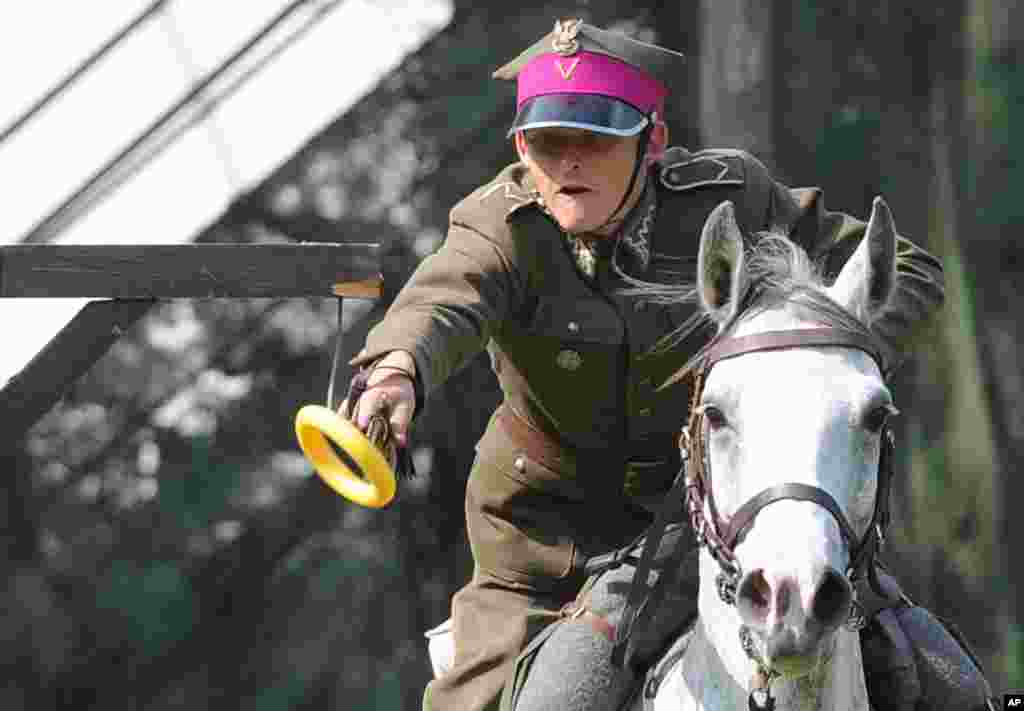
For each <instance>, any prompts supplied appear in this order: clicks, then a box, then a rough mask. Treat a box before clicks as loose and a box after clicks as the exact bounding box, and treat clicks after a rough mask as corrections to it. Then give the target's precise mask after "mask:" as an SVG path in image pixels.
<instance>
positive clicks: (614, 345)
mask: <svg viewBox="0 0 1024 711" xmlns="http://www.w3.org/2000/svg"><path fill="white" fill-rule="evenodd" d="M725 200H730V201H732V202H733V203H734V204H735V207H736V216H737V220H738V222H739V224H740V227H741V228H742V230H743V232H744V234H746V235H750V236H754V235H756V234H757V233H758V232H761V231H765V230H773V231H781V232H784V233H785V234H788V235H790V236H791V237H792V238H793V239H794V240H796V241H797V242H799V243H800V244H802V245H803V246H804V247H805V248H806V249H807V251H808V252H809V254H810V255H811V256H812V257H813V258H814V259H816V260H818V261H819V263H820V264H822V265H823V267H824V268H825V269H826V273H827V274H829V275H831V276H835V275H836V274H838V271H839V268H840V267H841V266H842V264H843V263H845V261H846V259H847V258H848V257H849V256H850V254H852V252H853V249H854V248H855V247H856V245H857V244H858V243H859V240H860V238H861V236H862V235H863V233H864V229H865V226H866V225H865V223H864V222H862V221H860V220H857V219H854V218H852V217H849V216H847V215H843V214H840V213H836V212H829V211H827V210H826V209H825V206H824V199H823V197H822V193H821V191H820V190H817V189H803V190H790V189H788V188H786V187H785V186H783V185H781V184H780V183H778V182H776V181H775V180H774V179H772V178H771V176H770V175H769V173H768V172H767V170H766V169H765V167H764V166H763V165H762V164H761V163H760V162H759V161H757V160H756V159H755V158H753V157H752V156H751V155H749V154H747V153H744V152H742V151H731V150H706V151H700V152H696V153H691V152H689V151H687V150H685V149H681V148H673V149H669V150H668V151H667V152H666V154H665V156H664V159H663V160H662V161H661V162H660V163H659V164H656V165H655V166H654V168H653V170H652V171H651V173H650V175H649V176H648V180H647V188H646V191H645V194H644V196H643V198H642V199H641V201H640V203H639V204H638V205H637V207H636V208H634V210H633V211H632V213H631V215H630V217H629V219H628V220H627V222H626V224H625V226H624V228H623V229H622V230H621V231H620V234H619V237H618V238H616V239H614V240H612V239H608V240H604V241H603V242H601V241H595V242H594V245H589V244H588V242H587V240H586V237H585V236H571V235H567V234H565V233H564V232H563V231H562V230H561V229H560V228H559V226H558V224H557V223H556V222H555V220H554V219H553V218H552V217H551V216H550V215H549V214H548V213H547V211H546V210H545V209H544V206H543V204H541V202H540V200H539V196H538V193H537V192H536V191H535V189H534V186H533V184H532V182H531V178H530V175H529V173H528V172H527V170H526V168H525V166H524V165H523V164H521V163H516V164H513V165H511V166H509V167H508V168H506V169H505V170H503V171H502V172H501V173H500V174H499V175H498V176H497V177H495V179H494V180H493V181H491V182H490V183H488V184H487V185H484V186H483V187H481V188H479V189H478V190H476V191H475V192H473V193H472V194H471V195H469V196H468V197H467V198H465V199H464V200H462V201H461V202H460V203H459V204H458V205H456V206H455V208H454V209H453V210H452V211H451V216H450V220H451V222H450V229H449V232H448V235H447V239H446V240H445V242H444V243H443V244H442V245H441V247H440V248H439V250H438V251H437V252H436V253H435V254H433V255H431V256H429V257H427V258H426V259H424V261H423V262H422V263H421V264H420V265H419V267H418V269H417V270H416V271H415V273H414V274H413V275H412V277H411V278H410V280H409V282H408V283H407V284H406V285H405V286H404V287H403V289H402V290H401V292H400V293H399V294H398V296H397V298H396V299H395V302H394V304H393V305H392V306H391V308H390V310H389V311H388V313H387V315H386V316H385V318H384V319H383V320H382V321H381V322H380V323H379V324H377V326H375V327H374V328H373V329H372V330H371V332H370V333H369V335H368V337H367V341H366V347H365V349H364V350H363V351H362V352H361V353H360V355H359V356H357V358H355V359H354V360H353V361H352V363H353V364H354V365H365V364H369V363H371V362H373V361H374V360H376V359H377V358H379V357H381V356H383V355H384V354H386V353H387V352H389V351H392V350H405V351H407V352H409V353H410V354H412V356H413V358H414V360H415V363H416V376H417V383H416V385H417V391H418V396H419V398H423V397H426V396H429V395H430V393H432V392H434V391H435V390H436V389H437V388H439V387H441V386H442V385H443V383H444V382H445V381H446V380H447V379H448V378H449V377H451V375H452V374H454V373H455V372H457V371H458V370H459V369H460V368H462V367H464V366H465V365H466V364H468V363H469V362H470V360H471V359H472V358H473V357H474V356H475V355H476V354H478V353H479V351H480V350H481V349H483V348H487V350H488V351H489V353H490V355H491V362H492V366H493V369H494V372H495V374H496V375H497V377H498V380H499V382H500V384H501V388H502V391H503V394H504V401H503V403H502V404H501V406H500V407H499V408H498V411H497V412H496V413H495V415H494V417H492V419H491V421H490V423H489V425H488V427H487V430H486V431H485V433H484V435H483V437H482V439H481V440H480V442H479V444H478V446H477V458H476V462H475V464H474V466H473V469H472V472H471V474H470V478H469V483H468V486H467V493H466V518H467V529H468V533H469V539H470V543H471V546H472V551H473V557H474V560H475V564H476V565H475V573H474V577H473V579H472V580H471V581H470V582H469V584H468V585H467V586H466V587H465V588H464V589H463V590H461V591H460V592H459V593H458V594H457V595H456V596H455V598H454V600H453V621H454V626H455V630H454V634H455V641H456V661H455V667H454V669H453V670H452V671H451V672H449V673H448V674H446V675H445V676H443V677H442V678H440V679H437V680H435V681H433V682H432V683H431V684H430V686H429V687H428V690H427V694H426V697H425V699H424V707H425V708H430V709H460V710H463V709H480V708H493V707H494V705H495V704H496V703H497V700H498V697H499V695H500V692H501V688H502V685H503V684H504V682H505V679H506V677H507V676H508V673H509V669H510V665H511V663H512V662H513V660H514V659H515V657H516V655H517V653H518V652H519V651H520V650H521V649H522V647H523V646H524V645H525V644H526V643H527V642H528V641H529V639H530V638H531V637H532V636H533V635H534V634H536V632H537V631H538V630H539V629H541V628H542V627H543V626H544V625H546V624H548V623H549V622H551V621H552V620H554V619H556V618H557V610H558V609H559V608H560V607H561V606H562V605H563V604H564V603H566V602H568V601H570V600H571V599H572V598H573V597H574V595H575V593H576V591H577V589H578V588H579V586H580V584H581V583H582V572H581V571H582V563H583V561H584V560H585V559H586V558H587V557H588V556H590V555H593V554H596V553H599V552H602V551H606V550H609V549H610V548H613V547H617V546H620V545H624V544H625V543H627V542H628V541H629V540H631V539H632V537H634V536H635V535H637V534H638V533H640V532H641V531H642V530H643V528H644V527H645V526H646V525H647V524H648V523H649V522H650V515H649V513H648V511H647V509H646V508H645V505H644V504H645V503H647V501H648V500H649V499H650V498H651V497H653V498H655V499H656V498H657V494H658V493H659V492H663V491H664V490H665V489H666V488H667V487H668V485H669V484H670V482H671V480H672V476H673V475H674V474H675V472H676V471H677V470H678V467H679V454H678V450H677V446H676V437H677V436H678V432H679V428H680V426H681V425H682V424H683V423H684V422H685V421H686V418H687V415H688V413H687V411H686V410H687V406H688V401H689V398H688V393H687V392H686V387H687V385H686V384H685V383H679V384H677V385H673V386H671V387H668V388H665V389H663V390H658V389H657V388H658V385H660V384H661V383H662V382H663V381H665V380H666V379H667V378H668V376H669V375H670V374H671V373H673V372H674V371H675V370H676V369H678V368H679V367H680V366H681V365H682V364H683V363H684V362H685V361H686V360H687V359H688V358H689V357H690V356H691V355H693V354H694V353H695V352H696V351H697V349H698V348H699V347H700V346H701V345H703V343H704V342H705V340H706V338H707V337H709V336H710V335H711V334H710V332H696V333H693V334H692V335H690V336H689V337H687V338H685V339H683V340H682V341H680V342H678V343H676V344H674V345H673V346H672V347H671V348H668V349H667V350H664V351H663V352H660V353H658V354H656V355H651V351H652V347H653V346H654V345H655V343H656V342H658V340H659V339H660V338H661V337H663V336H665V335H666V334H667V333H669V332H670V331H672V330H674V329H676V328H678V327H679V326H681V325H682V324H683V323H684V322H685V321H686V320H687V319H688V318H689V317H690V316H691V315H692V314H693V311H694V309H695V308H696V307H695V306H694V305H693V304H692V303H678V302H677V303H659V302H657V301H655V300H652V299H651V298H649V297H647V296H644V295H642V294H641V295H637V294H630V293H626V292H627V290H628V289H629V287H630V286H631V284H632V282H631V281H630V279H631V278H637V279H643V280H645V281H651V282H666V281H677V282H678V281H690V282H691V283H692V282H694V281H695V279H696V273H695V269H696V256H697V245H698V241H699V235H700V231H701V228H702V226H703V224H704V221H705V219H706V218H707V216H708V214H709V213H710V212H711V210H712V209H713V208H714V207H715V206H717V205H718V204H720V203H721V202H722V201H725ZM601 246H604V247H605V249H603V250H602V249H601ZM942 301H943V287H942V267H941V264H940V263H939V261H938V260H936V259H935V258H934V257H932V256H931V255H929V254H927V253H926V252H925V251H923V250H922V249H920V248H919V247H917V246H915V245H913V244H912V243H910V242H909V241H907V240H905V239H900V240H899V245H898V280H897V290H896V294H895V297H894V299H893V301H892V303H891V306H890V308H889V311H888V312H887V313H886V315H885V316H884V317H883V318H882V320H881V323H880V324H879V325H878V331H879V334H880V335H882V336H883V337H884V338H885V340H886V341H887V342H888V343H889V344H890V345H891V346H892V348H893V349H894V351H898V350H900V349H902V348H905V347H906V346H907V345H908V343H909V341H911V340H913V338H914V336H915V333H916V331H917V329H918V328H919V327H920V326H921V325H923V324H924V323H925V322H926V320H927V318H928V316H929V315H930V314H932V313H933V312H934V311H935V310H936V309H938V308H939V307H940V305H941V304H942Z"/></svg>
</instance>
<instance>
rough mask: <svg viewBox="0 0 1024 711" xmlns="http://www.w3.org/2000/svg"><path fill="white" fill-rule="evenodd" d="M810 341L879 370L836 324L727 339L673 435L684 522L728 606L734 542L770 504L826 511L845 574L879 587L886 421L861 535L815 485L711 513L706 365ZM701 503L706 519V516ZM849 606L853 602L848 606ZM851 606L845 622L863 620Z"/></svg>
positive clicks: (734, 573)
mask: <svg viewBox="0 0 1024 711" xmlns="http://www.w3.org/2000/svg"><path fill="white" fill-rule="evenodd" d="M815 346H839V347H844V348H856V349H858V350H861V351H864V352H865V353H867V354H868V355H870V356H871V357H872V358H873V359H874V360H875V362H876V363H878V367H879V369H880V370H882V372H883V373H884V372H885V370H884V367H883V359H882V350H881V348H880V347H879V344H878V343H877V341H875V340H874V339H873V338H870V337H869V336H867V335H864V334H861V333H859V332H857V331H850V330H845V329H838V328H815V329H794V330H786V331H769V332H767V333H760V334H756V335H752V336H740V337H736V338H726V339H723V340H721V341H719V342H718V343H716V344H714V345H713V346H712V347H711V348H710V349H709V350H708V352H707V354H706V355H705V357H704V359H703V360H702V361H701V364H700V367H699V368H698V369H697V371H696V373H695V377H694V383H693V392H692V395H691V402H690V420H689V422H688V423H687V426H686V428H685V429H684V430H683V431H682V434H681V435H680V438H679V448H680V452H681V454H682V457H683V463H684V467H685V468H686V470H687V471H686V507H687V512H688V513H689V516H690V522H691V524H692V526H693V530H694V532H695V533H696V535H697V541H698V544H699V545H704V546H707V548H708V551H709V552H710V553H711V555H712V556H713V557H714V558H715V560H716V561H718V564H719V566H720V567H721V569H722V572H721V574H720V575H719V576H718V592H719V595H720V596H721V598H722V599H723V600H724V601H725V602H726V603H728V604H735V601H736V587H737V585H738V584H739V581H740V577H741V575H742V570H741V568H740V564H739V561H738V560H737V558H736V553H735V547H736V544H737V542H738V540H739V537H740V536H741V535H742V533H743V531H745V530H746V529H747V528H748V527H749V526H750V525H751V524H752V523H753V521H754V518H755V517H756V516H757V514H758V513H759V512H760V511H761V510H762V509H763V508H764V507H765V506H767V505H769V504H771V503H774V502H776V501H784V500H791V501H810V502H813V503H816V504H818V505H820V506H822V507H824V508H825V509H826V510H828V512H829V513H831V514H832V516H833V517H834V518H835V520H836V522H837V523H838V524H839V530H840V531H841V532H842V536H843V539H844V542H845V543H846V544H847V546H848V547H849V549H850V561H851V562H850V567H849V568H848V570H847V572H846V576H847V578H849V579H850V581H851V582H852V581H855V580H857V579H859V578H860V577H861V576H863V575H864V574H865V573H866V574H867V575H868V578H869V580H870V582H871V584H872V586H873V587H875V588H876V589H878V588H879V587H880V586H879V585H878V582H877V578H876V576H875V570H874V565H873V562H874V558H875V555H876V553H877V552H878V551H879V549H880V548H881V546H882V544H883V543H884V541H885V532H886V529H887V528H888V525H889V488H890V483H891V479H892V450H893V446H894V445H893V438H892V432H891V430H890V429H889V427H888V426H887V425H886V426H884V427H883V431H882V451H881V455H880V458H879V464H878V489H877V493H876V496H875V510H874V513H873V515H872V518H871V523H870V525H869V526H868V530H867V532H866V533H865V535H864V537H863V538H862V539H861V540H857V536H856V533H855V532H854V529H853V527H852V526H851V525H850V522H849V521H848V520H847V518H846V515H845V514H844V513H843V511H842V509H841V508H840V507H839V505H838V504H837V503H836V501H835V499H833V498H832V496H831V495H830V494H829V493H828V492H826V491H825V490H824V489H821V488H819V487H816V486H809V485H807V484H798V483H786V484H779V485H778V486H773V487H770V488H768V489H765V490H764V491H762V492H760V493H759V494H757V495H756V496H754V497H753V498H751V499H749V500H748V501H747V502H746V503H744V504H743V505H742V506H741V507H740V508H739V509H738V510H737V511H736V513H735V514H734V515H733V516H732V518H731V519H730V520H729V522H728V523H726V522H724V521H723V520H722V519H721V517H720V516H719V514H718V508H717V506H716V505H715V497H714V493H713V492H712V488H711V483H712V479H711V467H710V462H709V461H708V458H707V450H706V435H705V429H706V424H705V422H704V412H703V410H702V409H701V408H700V407H699V405H700V402H701V398H702V397H703V393H704V384H705V382H706V379H707V375H708V373H709V372H710V371H711V368H712V367H714V365H715V364H716V363H718V362H720V361H723V360H726V359H727V358H733V357H735V356H740V355H744V354H746V353H754V352H758V351H767V350H777V349H782V348H809V347H815ZM705 503H706V504H707V508H708V513H709V514H710V516H705V513H704V508H705ZM855 607H856V606H855ZM856 612H857V610H856V609H855V610H854V611H853V612H851V623H852V626H855V627H856V626H857V624H863V620H862V619H860V620H858V619H857V615H856Z"/></svg>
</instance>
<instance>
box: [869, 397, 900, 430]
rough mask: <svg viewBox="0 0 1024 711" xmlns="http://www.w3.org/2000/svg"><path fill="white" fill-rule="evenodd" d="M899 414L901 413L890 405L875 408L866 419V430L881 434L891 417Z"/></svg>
mask: <svg viewBox="0 0 1024 711" xmlns="http://www.w3.org/2000/svg"><path fill="white" fill-rule="evenodd" d="M898 414H900V411H899V410H897V409H896V408H895V407H893V406H892V405H890V404H885V405H879V406H878V407H873V408H871V409H870V410H869V411H868V413H867V415H866V416H865V417H864V429H866V430H867V431H868V432H879V431H881V429H882V426H883V425H884V424H885V422H886V420H888V419H889V417H890V416H892V415H898Z"/></svg>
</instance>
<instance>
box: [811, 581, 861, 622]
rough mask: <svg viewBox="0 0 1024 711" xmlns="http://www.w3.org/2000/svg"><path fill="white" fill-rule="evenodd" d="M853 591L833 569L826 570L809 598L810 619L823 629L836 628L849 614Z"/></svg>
mask: <svg viewBox="0 0 1024 711" xmlns="http://www.w3.org/2000/svg"><path fill="white" fill-rule="evenodd" d="M852 599H853V589H852V588H851V586H850V581H848V580H847V579H846V578H845V577H844V576H843V575H840V574H839V572H838V571H837V570H835V569H834V568H826V569H825V570H824V571H823V572H822V574H821V578H820V579H819V581H818V587H817V588H816V589H815V590H814V595H813V596H812V597H811V617H813V618H814V619H815V620H817V621H818V622H819V623H821V624H822V625H823V626H825V627H837V626H838V625H839V624H840V623H841V622H842V621H843V618H844V616H845V615H846V614H847V613H848V612H849V609H850V602H851V600H852Z"/></svg>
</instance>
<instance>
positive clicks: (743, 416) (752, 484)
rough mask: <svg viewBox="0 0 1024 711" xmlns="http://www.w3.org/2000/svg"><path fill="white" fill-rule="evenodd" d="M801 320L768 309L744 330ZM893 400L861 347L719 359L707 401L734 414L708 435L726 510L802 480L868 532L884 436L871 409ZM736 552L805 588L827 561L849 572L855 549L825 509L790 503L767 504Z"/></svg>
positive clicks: (718, 497)
mask: <svg viewBox="0 0 1024 711" xmlns="http://www.w3.org/2000/svg"><path fill="white" fill-rule="evenodd" d="M799 327H801V324H800V323H797V322H794V320H793V318H792V317H787V316H786V315H785V314H780V313H766V314H763V315H762V316H759V317H755V318H753V319H751V320H750V322H749V323H745V324H742V325H741V326H740V329H739V330H738V331H737V334H736V335H746V334H750V333H759V332H763V331H765V330H776V329H783V328H799ZM803 327H810V326H808V325H804V326H803ZM887 397H888V391H887V390H886V387H885V384H884V383H883V381H882V377H881V374H880V373H879V372H878V368H877V366H876V364H875V362H874V361H873V360H872V359H871V357H870V356H868V355H867V354H866V353H863V352H862V351H859V350H856V349H852V348H841V347H833V346H829V347H821V348H796V349H784V350H779V351H762V352H754V353H748V354H745V355H742V356H739V357H735V358H730V359H727V360H724V361H721V362H719V363H718V364H716V365H715V367H714V368H713V369H712V371H711V373H710V374H709V376H708V379H707V383H706V386H705V390H704V397H703V402H704V403H705V404H708V403H713V404H715V406H716V407H718V408H719V409H720V410H721V411H722V413H723V414H724V415H725V418H726V420H727V421H728V425H726V426H724V427H720V428H718V429H716V430H715V431H713V432H711V433H710V435H709V439H708V456H709V458H710V464H711V472H712V481H713V490H714V497H715V503H716V505H717V506H718V509H719V514H720V515H721V516H722V517H723V518H724V519H726V520H727V519H728V518H729V517H730V516H731V515H732V514H734V513H735V512H736V510H737V509H738V508H739V507H740V506H742V505H743V504H744V503H745V502H746V501H749V500H750V499H751V498H752V497H753V496H755V495H757V494H758V493H759V492H761V491H763V490H765V489H767V488H769V487H773V486H776V485H779V484H785V483H802V484H808V485H810V486H815V487H818V488H820V489H823V490H824V491H826V492H827V493H828V494H829V495H831V496H832V498H833V499H835V502H836V504H838V506H839V508H840V509H841V510H842V511H843V513H844V514H845V515H846V517H847V519H848V520H849V522H850V524H851V525H852V526H853V528H854V530H855V532H856V533H857V535H858V536H862V535H863V534H864V531H865V529H866V527H867V524H868V522H869V521H870V518H871V515H872V513H873V510H874V503H875V492H876V489H877V483H878V482H877V471H878V455H879V437H878V435H877V433H870V432H867V431H866V430H865V429H864V427H863V424H862V423H863V420H864V414H865V410H866V408H868V407H870V406H872V404H874V403H878V402H879V399H880V398H882V399H884V398H887ZM736 553H737V556H738V558H739V560H740V563H741V565H742V567H743V569H744V570H748V571H749V570H755V569H765V570H766V571H771V573H772V574H773V575H775V574H778V575H782V574H784V573H785V574H788V575H791V576H792V577H794V578H795V579H797V580H799V581H801V585H803V584H804V583H807V584H809V581H810V580H812V579H813V578H814V575H815V574H816V571H818V570H820V566H821V565H828V566H831V567H833V568H835V569H836V570H838V571H840V572H843V571H845V570H846V567H847V565H848V563H849V553H850V551H849V550H848V547H847V545H846V543H845V542H844V541H843V538H842V534H841V532H840V528H839V525H838V523H837V522H836V521H835V519H834V518H833V516H832V514H831V513H830V512H829V511H827V510H826V509H825V508H823V507H822V506H820V505H818V504H815V503H811V502H803V501H780V502H776V503H774V504H770V505H769V506H767V507H766V508H764V509H762V511H761V512H760V513H759V514H758V515H757V517H756V518H755V520H754V523H753V524H752V525H751V526H750V527H749V529H748V530H747V532H746V535H745V536H744V538H743V539H742V540H741V542H740V544H739V545H738V546H737V549H736ZM807 595H809V592H808V591H805V590H801V597H806V596H807Z"/></svg>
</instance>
